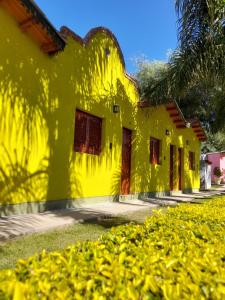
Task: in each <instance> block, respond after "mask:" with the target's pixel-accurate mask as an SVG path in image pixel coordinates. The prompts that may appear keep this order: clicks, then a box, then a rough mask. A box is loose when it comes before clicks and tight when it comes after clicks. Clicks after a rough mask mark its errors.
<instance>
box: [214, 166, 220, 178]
mask: <svg viewBox="0 0 225 300" xmlns="http://www.w3.org/2000/svg"><path fill="white" fill-rule="evenodd" d="M213 174H214V175H215V176H216V177H221V176H222V172H221V170H220V168H219V167H215V168H214V170H213Z"/></svg>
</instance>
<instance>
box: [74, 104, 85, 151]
mask: <svg viewBox="0 0 225 300" xmlns="http://www.w3.org/2000/svg"><path fill="white" fill-rule="evenodd" d="M87 121H88V120H87V114H85V113H84V112H82V111H80V110H77V111H76V118H75V137H74V151H76V152H86V150H87Z"/></svg>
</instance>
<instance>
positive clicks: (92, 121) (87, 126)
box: [74, 110, 102, 155]
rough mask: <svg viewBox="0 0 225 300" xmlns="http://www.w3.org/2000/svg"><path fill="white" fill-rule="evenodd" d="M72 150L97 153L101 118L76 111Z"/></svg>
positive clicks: (99, 144) (99, 146)
mask: <svg viewBox="0 0 225 300" xmlns="http://www.w3.org/2000/svg"><path fill="white" fill-rule="evenodd" d="M75 119H76V123H75V137H74V151H76V152H84V153H90V154H95V155H99V154H100V152H101V133H102V119H100V118H98V117H95V116H92V115H90V114H88V113H85V112H83V111H80V110H77V111H76V118H75Z"/></svg>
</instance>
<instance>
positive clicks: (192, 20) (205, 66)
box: [144, 0, 225, 103]
mask: <svg viewBox="0 0 225 300" xmlns="http://www.w3.org/2000/svg"><path fill="white" fill-rule="evenodd" d="M175 5H176V11H177V14H178V24H179V30H178V38H179V47H178V49H177V50H176V51H175V52H174V53H173V55H172V57H171V59H170V60H169V63H168V69H167V72H165V74H164V76H163V78H162V79H161V80H159V81H158V82H157V83H156V84H155V85H154V86H152V85H150V86H149V87H147V88H146V89H145V91H144V96H145V98H148V99H151V101H153V102H157V103H158V102H162V101H165V100H166V99H168V98H170V97H173V98H174V97H175V98H176V97H178V98H179V97H181V96H182V95H184V94H185V91H186V90H187V89H188V88H190V87H191V86H193V85H195V84H196V83H198V82H199V81H205V82H207V81H208V82H210V83H212V82H213V83H214V84H215V85H219V86H220V87H223V88H224V85H225V76H224V75H225V1H224V0H197V1H196V0H176V4H175Z"/></svg>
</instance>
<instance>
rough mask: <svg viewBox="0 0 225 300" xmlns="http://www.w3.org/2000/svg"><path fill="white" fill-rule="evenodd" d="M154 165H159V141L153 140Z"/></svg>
mask: <svg viewBox="0 0 225 300" xmlns="http://www.w3.org/2000/svg"><path fill="white" fill-rule="evenodd" d="M155 163H156V164H159V140H155Z"/></svg>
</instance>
